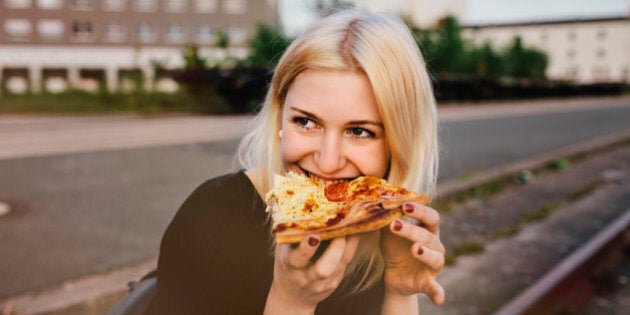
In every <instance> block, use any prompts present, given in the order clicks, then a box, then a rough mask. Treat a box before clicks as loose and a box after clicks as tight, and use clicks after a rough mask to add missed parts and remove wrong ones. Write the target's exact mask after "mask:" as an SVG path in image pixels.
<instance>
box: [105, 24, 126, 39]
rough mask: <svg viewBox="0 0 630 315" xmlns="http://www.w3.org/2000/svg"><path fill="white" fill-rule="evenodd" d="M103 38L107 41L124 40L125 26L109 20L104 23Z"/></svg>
mask: <svg viewBox="0 0 630 315" xmlns="http://www.w3.org/2000/svg"><path fill="white" fill-rule="evenodd" d="M103 36H104V39H105V40H106V41H108V42H122V41H125V38H126V35H125V27H124V26H123V25H122V24H120V23H118V22H110V23H107V24H105V26H104V32H103Z"/></svg>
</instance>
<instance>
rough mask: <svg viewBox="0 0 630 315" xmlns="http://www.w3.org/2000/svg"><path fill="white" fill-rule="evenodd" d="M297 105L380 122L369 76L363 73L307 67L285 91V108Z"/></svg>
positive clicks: (324, 113) (321, 112)
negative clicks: (310, 68) (308, 68)
mask: <svg viewBox="0 0 630 315" xmlns="http://www.w3.org/2000/svg"><path fill="white" fill-rule="evenodd" d="M291 108H299V109H300V110H304V111H308V112H310V113H313V114H315V115H317V116H318V117H319V116H322V117H330V118H344V119H351V120H370V121H379V122H380V121H381V117H380V114H379V110H378V106H377V103H376V99H375V97H374V93H373V90H372V86H371V84H370V81H369V79H368V77H367V76H366V75H365V74H364V73H362V72H354V71H332V70H306V71H304V72H302V73H300V74H299V75H298V76H297V77H296V78H295V80H294V81H293V83H292V84H291V87H290V88H289V90H288V91H287V95H286V99H285V104H284V111H285V112H286V111H288V110H290V109H291Z"/></svg>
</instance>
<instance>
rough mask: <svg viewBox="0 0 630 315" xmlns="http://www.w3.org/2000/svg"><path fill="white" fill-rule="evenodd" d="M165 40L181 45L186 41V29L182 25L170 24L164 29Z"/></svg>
mask: <svg viewBox="0 0 630 315" xmlns="http://www.w3.org/2000/svg"><path fill="white" fill-rule="evenodd" d="M164 39H165V40H166V41H167V42H171V43H181V42H184V41H185V40H186V28H185V27H184V24H182V23H169V24H167V25H166V28H165V29H164Z"/></svg>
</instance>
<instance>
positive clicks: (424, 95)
mask: <svg viewBox="0 0 630 315" xmlns="http://www.w3.org/2000/svg"><path fill="white" fill-rule="evenodd" d="M307 69H314V70H337V71H353V72H360V73H364V74H365V75H366V76H367V77H368V79H369V81H370V83H371V85H372V90H373V92H374V96H375V98H376V102H377V105H378V110H379V113H380V116H381V119H382V121H383V124H384V128H385V136H386V143H387V147H388V149H389V150H390V161H389V163H390V164H389V171H388V175H387V178H386V179H387V180H388V181H389V182H391V183H393V184H397V185H401V186H404V187H406V188H407V189H410V190H414V191H417V192H426V193H428V194H430V195H433V193H434V191H435V183H436V179H437V167H438V142H437V115H436V108H435V100H434V97H433V92H432V88H431V82H430V79H429V75H428V74H427V71H426V69H425V63H424V60H423V58H422V55H421V53H420V51H419V49H418V46H417V45H416V42H415V41H414V38H413V36H412V35H411V33H410V32H409V29H408V28H407V26H406V25H405V24H404V23H403V22H402V21H401V20H400V19H398V18H395V17H391V16H388V15H385V14H372V13H365V12H359V11H355V10H348V11H342V12H339V13H336V14H333V15H331V16H328V17H326V18H324V19H322V20H320V21H319V22H317V23H315V24H314V25H312V26H311V27H310V28H309V29H308V30H307V31H305V32H304V33H303V34H302V35H300V36H299V37H298V38H297V39H295V41H293V43H292V44H291V45H290V46H289V48H288V49H287V50H286V52H285V53H284V55H283V56H282V58H281V59H280V61H279V63H278V65H277V67H276V69H275V73H274V76H273V78H272V81H271V86H270V88H269V90H268V93H267V96H266V98H265V101H264V103H263V106H262V109H261V111H260V113H259V114H258V115H257V116H256V118H255V119H254V120H253V122H252V128H251V130H250V132H249V133H248V134H247V135H246V136H245V137H244V138H243V139H242V141H241V143H240V145H239V148H238V152H237V158H238V163H239V164H240V167H242V168H246V169H261V170H263V172H262V173H263V176H262V177H263V183H262V185H266V187H262V188H263V190H265V191H266V190H268V188H269V187H271V184H272V183H271V180H272V176H270V174H274V173H282V172H283V169H282V161H281V155H280V138H279V137H278V131H279V130H280V128H281V121H280V119H281V116H282V115H281V113H282V106H283V104H284V99H285V97H286V94H287V91H288V90H289V88H290V87H291V83H292V82H293V80H295V78H296V77H297V76H298V74H300V73H302V72H303V71H305V70H307ZM378 242H379V237H378V233H370V234H368V235H366V236H365V237H363V238H362V244H361V245H360V247H359V250H358V251H357V254H356V255H355V259H354V261H353V263H351V264H350V265H349V267H348V271H349V272H358V271H359V270H364V271H365V272H366V273H365V274H364V276H363V277H362V281H361V283H362V284H361V286H360V287H361V288H365V287H369V286H370V285H372V284H373V283H375V282H376V280H378V279H379V278H380V276H381V274H382V271H383V269H384V262H383V258H382V256H381V255H380V252H379V251H378V245H379V244H378ZM355 289H358V288H355Z"/></svg>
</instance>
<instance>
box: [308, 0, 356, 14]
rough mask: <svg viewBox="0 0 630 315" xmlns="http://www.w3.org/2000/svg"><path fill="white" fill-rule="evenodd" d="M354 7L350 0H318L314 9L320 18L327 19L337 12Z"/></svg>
mask: <svg viewBox="0 0 630 315" xmlns="http://www.w3.org/2000/svg"><path fill="white" fill-rule="evenodd" d="M353 7H354V4H353V3H352V1H350V0H316V1H315V8H314V9H315V12H316V13H317V15H319V17H325V16H328V15H331V14H333V13H335V12H337V11H340V10H343V9H350V8H353Z"/></svg>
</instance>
